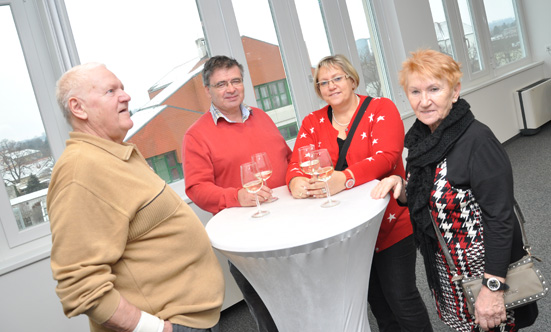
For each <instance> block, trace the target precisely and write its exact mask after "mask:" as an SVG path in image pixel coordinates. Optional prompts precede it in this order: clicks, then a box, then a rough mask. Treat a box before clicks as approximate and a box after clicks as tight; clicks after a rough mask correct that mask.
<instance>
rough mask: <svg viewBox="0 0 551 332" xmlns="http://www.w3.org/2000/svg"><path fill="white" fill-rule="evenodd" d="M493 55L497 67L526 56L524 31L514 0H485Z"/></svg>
mask: <svg viewBox="0 0 551 332" xmlns="http://www.w3.org/2000/svg"><path fill="white" fill-rule="evenodd" d="M484 7H485V9H486V16H487V17H488V19H487V21H488V29H489V30H490V40H491V41H492V42H491V44H492V54H493V57H494V64H495V65H496V66H497V67H501V66H504V65H507V64H509V63H511V62H514V61H517V60H520V59H523V58H524V57H525V56H526V53H525V52H524V45H523V39H522V34H521V32H522V30H521V28H520V22H519V20H518V15H517V12H516V10H515V2H513V0H484Z"/></svg>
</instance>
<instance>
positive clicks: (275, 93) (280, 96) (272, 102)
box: [254, 80, 291, 112]
mask: <svg viewBox="0 0 551 332" xmlns="http://www.w3.org/2000/svg"><path fill="white" fill-rule="evenodd" d="M254 94H255V96H256V103H257V104H258V105H259V106H260V105H262V106H260V107H261V108H262V109H264V111H266V112H268V111H271V110H273V109H278V108H280V107H283V106H287V105H290V104H291V97H290V96H289V89H288V88H287V80H279V81H276V82H270V83H267V84H261V85H258V86H255V87H254Z"/></svg>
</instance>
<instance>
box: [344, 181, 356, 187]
mask: <svg viewBox="0 0 551 332" xmlns="http://www.w3.org/2000/svg"><path fill="white" fill-rule="evenodd" d="M354 183H355V181H354V179H348V180H346V182H345V183H344V185H345V187H346V188H348V189H350V188H352V187H354Z"/></svg>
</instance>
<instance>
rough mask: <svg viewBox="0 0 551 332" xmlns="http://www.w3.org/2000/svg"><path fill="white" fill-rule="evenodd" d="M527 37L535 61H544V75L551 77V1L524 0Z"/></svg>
mask: <svg viewBox="0 0 551 332" xmlns="http://www.w3.org/2000/svg"><path fill="white" fill-rule="evenodd" d="M522 6H523V9H524V17H526V18H527V20H526V22H525V26H526V30H527V35H528V38H529V43H530V49H531V51H532V56H533V58H534V60H537V61H544V62H545V66H544V75H545V77H551V54H550V53H549V52H547V51H546V47H551V19H550V18H549V15H550V13H551V1H549V0H522Z"/></svg>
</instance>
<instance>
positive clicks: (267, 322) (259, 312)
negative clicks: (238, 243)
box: [228, 261, 277, 332]
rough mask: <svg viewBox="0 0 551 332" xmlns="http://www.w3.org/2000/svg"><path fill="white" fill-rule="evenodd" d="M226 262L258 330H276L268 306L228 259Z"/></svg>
mask: <svg viewBox="0 0 551 332" xmlns="http://www.w3.org/2000/svg"><path fill="white" fill-rule="evenodd" d="M228 263H229V264H230V272H231V274H232V276H233V278H234V279H235V282H236V283H237V287H239V289H240V290H241V293H243V299H244V300H245V303H247V306H248V307H249V311H250V312H251V315H252V316H253V318H254V320H255V321H256V325H257V326H258V331H259V332H277V327H276V325H275V323H274V320H273V319H272V316H271V315H270V312H268V308H266V306H265V305H264V302H262V299H261V298H260V296H258V293H257V292H256V291H255V290H254V288H253V286H252V285H251V283H250V282H249V281H248V280H247V279H246V278H245V276H244V275H243V274H242V273H241V272H240V271H239V270H238V269H237V268H236V267H235V266H234V265H233V264H232V263H231V262H230V261H228Z"/></svg>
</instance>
